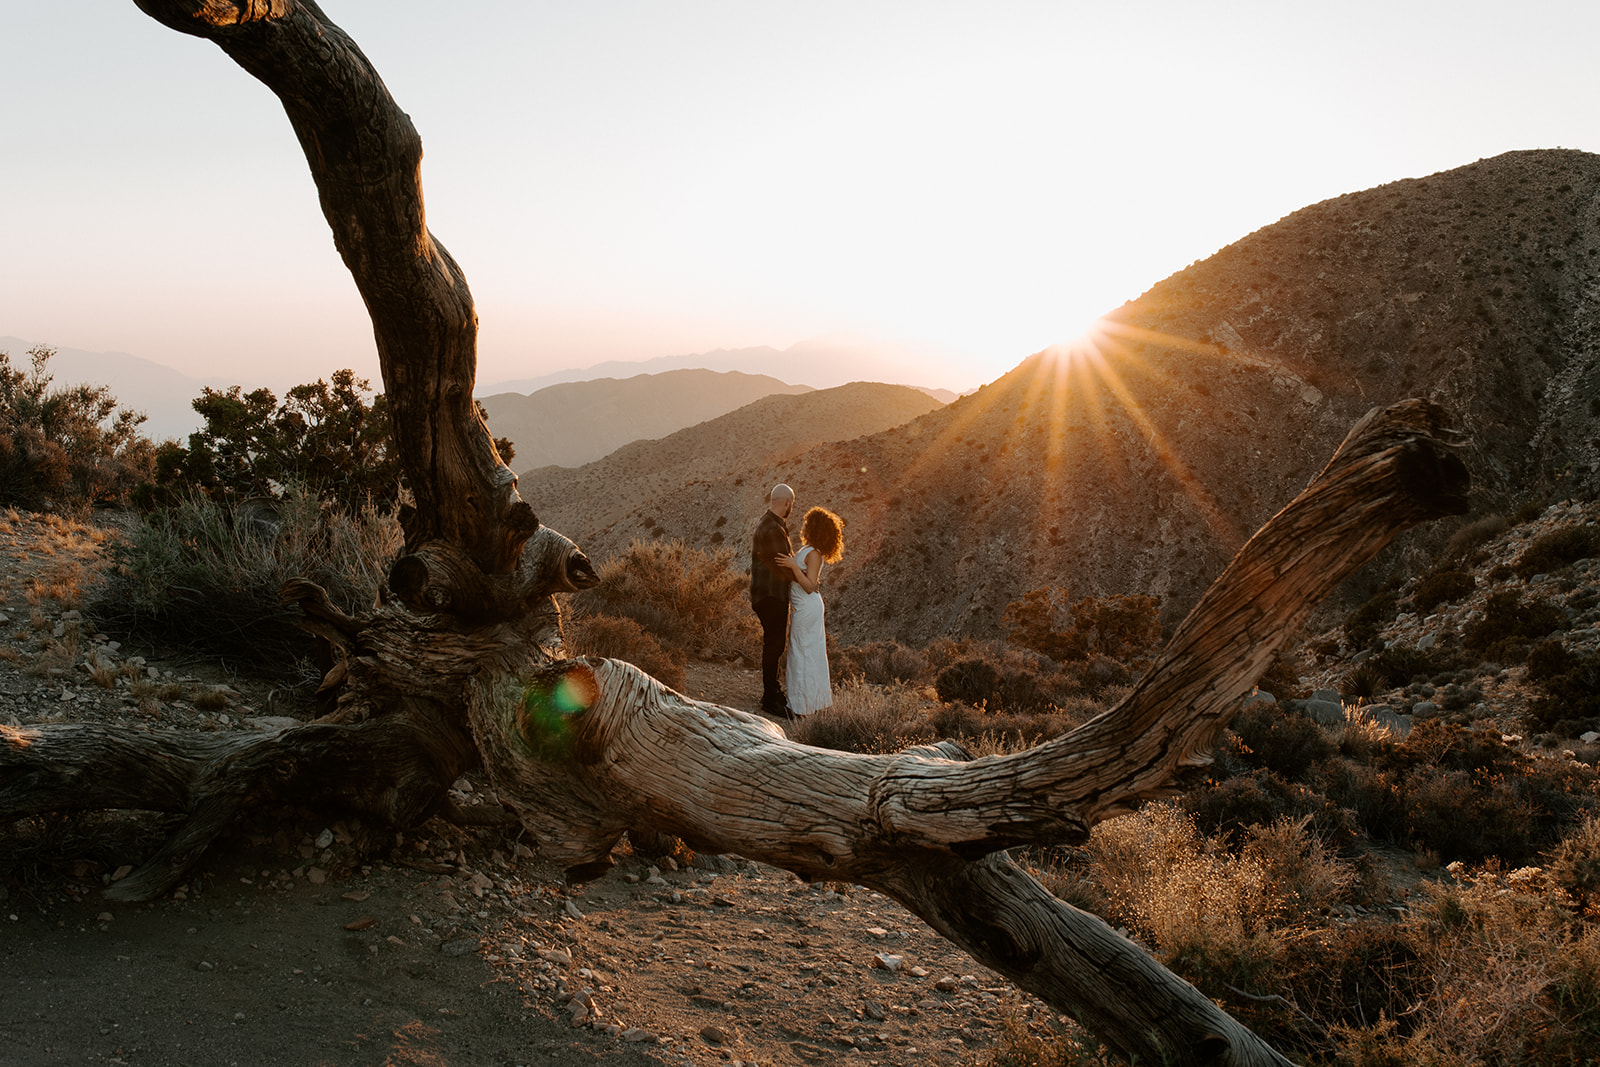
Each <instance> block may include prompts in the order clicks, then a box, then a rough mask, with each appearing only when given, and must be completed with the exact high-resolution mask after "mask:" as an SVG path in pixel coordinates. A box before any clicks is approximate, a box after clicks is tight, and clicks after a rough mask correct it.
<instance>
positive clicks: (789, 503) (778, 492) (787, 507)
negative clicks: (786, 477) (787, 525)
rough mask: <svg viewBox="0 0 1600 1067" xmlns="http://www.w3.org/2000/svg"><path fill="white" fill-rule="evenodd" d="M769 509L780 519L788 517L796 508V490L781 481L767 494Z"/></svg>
mask: <svg viewBox="0 0 1600 1067" xmlns="http://www.w3.org/2000/svg"><path fill="white" fill-rule="evenodd" d="M767 510H768V511H770V512H772V513H773V514H774V515H776V516H778V518H780V519H787V518H788V517H789V512H791V511H793V510H794V490H793V489H790V488H789V487H788V486H787V485H784V484H783V483H782V482H779V483H778V484H777V485H775V486H773V487H772V491H771V492H770V493H768V494H767Z"/></svg>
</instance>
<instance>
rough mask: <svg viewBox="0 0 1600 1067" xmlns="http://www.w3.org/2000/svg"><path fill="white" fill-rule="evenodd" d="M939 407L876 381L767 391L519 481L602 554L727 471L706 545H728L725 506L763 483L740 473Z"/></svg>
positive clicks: (541, 508)
mask: <svg viewBox="0 0 1600 1067" xmlns="http://www.w3.org/2000/svg"><path fill="white" fill-rule="evenodd" d="M676 373H680V374H681V373H697V374H711V373H712V372H710V371H698V372H684V371H679V372H676ZM657 377H663V376H662V375H657ZM535 395H537V394H535ZM943 406H944V405H943V404H941V403H940V402H939V401H937V400H935V399H933V398H932V397H930V396H928V395H927V394H926V393H924V392H922V391H921V390H919V389H912V388H910V387H909V386H904V385H882V384H879V383H876V382H853V383H851V384H850V385H841V386H837V387H835V388H833V389H819V390H806V391H804V392H798V393H773V394H772V395H770V396H766V397H763V398H761V399H760V400H757V401H755V402H754V403H751V404H747V405H745V406H744V407H741V408H739V409H738V410H737V411H733V412H729V413H728V414H725V415H722V416H721V417H719V418H715V419H711V420H709V421H706V422H702V423H700V424H698V425H695V426H690V427H687V428H685V429H682V430H679V431H677V432H676V433H673V434H670V435H668V436H666V437H663V438H662V439H661V440H659V441H635V442H633V443H632V444H630V445H627V446H625V447H623V448H619V449H617V450H616V451H615V452H612V453H611V454H610V455H608V456H606V457H605V458H604V459H600V460H597V461H595V462H593V463H588V464H585V465H584V466H582V467H578V468H576V469H574V468H569V467H541V468H538V469H535V470H529V471H527V472H525V473H524V474H522V475H521V476H520V477H519V479H518V489H519V491H520V492H521V494H522V497H523V499H524V500H527V501H529V502H530V503H532V505H533V507H534V511H535V512H537V513H538V515H539V518H540V520H541V521H543V522H545V523H546V524H548V525H550V526H552V527H553V528H555V529H557V530H560V531H561V532H562V533H564V534H566V535H567V536H568V537H572V538H574V539H575V540H577V541H578V543H579V544H581V545H582V546H583V547H584V549H585V551H588V552H591V553H598V554H599V555H598V556H597V558H603V557H606V556H610V555H611V554H613V553H615V552H618V551H620V550H622V549H624V548H627V546H628V545H629V543H630V542H632V541H633V540H634V539H635V538H641V537H643V538H649V537H651V536H652V535H653V533H652V531H653V527H654V524H655V516H656V515H657V514H662V515H676V513H677V511H678V508H677V505H676V503H675V500H676V498H678V497H680V496H682V495H683V493H684V492H685V490H686V487H689V486H696V485H699V484H701V483H704V482H707V481H718V482H719V483H725V482H728V481H730V480H731V482H732V484H733V486H735V487H742V490H741V492H739V493H736V494H734V495H732V496H730V498H729V499H728V500H727V501H723V502H722V503H721V505H719V507H718V510H717V514H716V515H715V516H711V515H708V516H706V522H707V524H708V525H707V527H706V533H705V544H706V545H716V544H721V543H723V541H724V540H725V539H727V538H731V541H729V543H730V544H732V545H739V546H741V547H742V541H743V538H744V533H743V524H742V523H735V524H734V525H732V526H729V525H728V523H729V520H730V519H737V518H739V512H738V511H736V510H732V509H731V508H730V507H729V506H728V505H731V504H732V503H733V502H734V500H736V499H740V498H748V496H749V494H750V493H751V492H754V491H756V490H759V492H760V494H762V495H764V494H765V493H766V490H767V489H768V488H769V486H767V485H758V484H757V483H756V482H755V481H749V482H748V484H747V480H746V478H745V472H755V471H766V470H770V469H771V468H772V466H773V465H774V464H777V463H783V462H786V461H793V460H794V459H796V458H797V457H799V456H802V455H804V454H805V453H806V452H807V450H808V449H812V448H814V447H816V446H817V445H819V444H822V443H823V442H826V441H848V440H852V439H854V438H857V437H861V436H863V435H866V434H874V433H878V432H880V431H883V430H886V429H889V428H890V427H894V426H900V425H902V424H903V423H906V422H908V421H910V420H911V419H914V418H916V417H917V416H919V415H925V414H927V413H928V412H930V411H933V410H936V409H938V408H941V407H943ZM491 425H492V423H491ZM797 480H801V479H797ZM696 496H697V498H700V497H699V496H698V494H696ZM702 499H703V498H702ZM816 502H817V501H812V503H816ZM673 521H676V520H673Z"/></svg>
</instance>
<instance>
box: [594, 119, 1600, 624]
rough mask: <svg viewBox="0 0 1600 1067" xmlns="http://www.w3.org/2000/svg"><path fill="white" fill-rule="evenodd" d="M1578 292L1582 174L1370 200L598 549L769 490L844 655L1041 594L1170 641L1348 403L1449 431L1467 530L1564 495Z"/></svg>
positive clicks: (1579, 473) (1517, 172)
mask: <svg viewBox="0 0 1600 1067" xmlns="http://www.w3.org/2000/svg"><path fill="white" fill-rule="evenodd" d="M1597 278H1600V157H1597V156H1594V155H1590V154H1587V153H1583V152H1575V151H1564V150H1553V151H1536V152H1516V153H1509V154H1507V155H1503V156H1498V157H1495V158H1493V159H1488V160H1483V161H1480V162H1478V163H1475V164H1472V165H1469V166H1466V167H1461V168H1458V169H1456V170H1451V171H1446V172H1443V173H1440V174H1435V175H1431V176H1429V177H1425V178H1418V179H1410V180H1406V181H1399V182H1394V183H1391V184H1388V185H1384V186H1380V187H1378V188H1376V189H1371V190H1367V191H1364V192H1359V193H1351V194H1349V195H1346V196H1342V197H1338V198H1336V199H1333V200H1329V201H1325V202H1323V203H1320V204H1316V205H1313V206H1311V207H1307V208H1305V209H1302V210H1301V211H1298V212H1296V213H1294V214H1293V215H1290V216H1288V217H1287V218H1285V219H1283V220H1281V221H1279V222H1278V223H1275V224H1273V225H1271V226H1268V227H1265V228H1263V229H1261V230H1259V231H1257V232H1255V233H1253V234H1251V235H1249V236H1248V237H1245V238H1244V239H1242V240H1240V241H1238V242H1236V243H1235V244H1233V245H1230V246H1228V247H1227V248H1224V249H1222V250H1221V251H1220V252H1218V253H1217V254H1216V255H1214V256H1212V257H1211V258H1209V259H1207V260H1205V261H1203V262H1200V263H1196V264H1194V265H1192V266H1190V267H1189V268H1187V269H1186V270H1184V271H1181V272H1179V273H1177V274H1175V275H1173V276H1172V277H1170V278H1168V279H1166V280H1165V281H1163V282H1161V283H1159V284H1157V285H1155V286H1154V287H1152V288H1151V289H1150V290H1149V291H1148V292H1147V293H1145V294H1144V295H1143V296H1141V297H1140V298H1139V299H1137V300H1135V301H1132V302H1130V303H1128V304H1126V305H1124V306H1123V307H1121V308H1119V309H1117V310H1116V311H1115V312H1113V313H1111V314H1110V315H1108V316H1106V318H1105V319H1104V320H1102V322H1101V324H1100V327H1099V329H1098V330H1097V332H1096V333H1095V335H1094V336H1093V337H1091V338H1088V339H1087V340H1086V341H1085V342H1084V343H1083V344H1080V345H1079V346H1077V347H1076V348H1074V349H1073V350H1071V351H1068V350H1060V351H1054V350H1052V351H1047V352H1042V353H1039V354H1036V355H1034V356H1032V357H1030V358H1029V359H1027V360H1026V361H1024V362H1023V363H1022V364H1021V365H1020V366H1018V367H1017V368H1016V369H1015V370H1014V371H1012V372H1011V373H1010V374H1008V375H1006V376H1005V377H1003V378H1001V379H999V380H998V381H996V382H994V383H992V384H990V385H989V386H987V387H985V388H984V389H982V390H979V391H978V392H977V393H975V394H973V395H970V396H966V397H963V398H961V399H959V400H957V401H956V402H954V403H952V404H950V405H949V406H948V407H944V408H940V409H939V410H937V411H934V412H930V413H929V414H927V415H924V416H923V417H921V418H919V419H917V420H915V421H913V422H911V423H909V424H907V425H905V426H902V427H899V428H897V429H894V430H890V431H887V432H884V433H880V434H877V435H875V436H872V437H869V438H864V439H860V440H854V441H849V442H845V443H829V444H824V445H820V446H818V447H816V448H814V449H812V450H811V451H809V452H807V453H805V454H804V455H800V456H794V457H792V458H787V457H786V458H783V459H779V460H774V461H771V462H768V463H766V464H764V465H762V466H760V467H756V468H749V467H742V468H739V469H737V470H736V469H734V468H728V469H727V470H726V471H725V472H724V473H723V474H722V475H721V476H720V477H706V478H705V480H704V481H701V482H698V483H694V484H686V483H683V484H680V486H679V488H678V489H677V490H676V491H663V492H661V493H659V494H657V495H656V497H655V498H654V499H652V500H651V501H650V502H649V503H648V505H640V506H637V507H636V508H635V510H634V511H633V512H632V513H631V514H630V515H628V516H627V517H625V518H624V519H622V520H621V521H620V527H621V528H624V529H625V528H627V527H629V526H631V527H632V528H633V529H634V530H636V531H641V530H642V528H645V527H646V526H647V524H645V523H644V521H643V520H644V519H646V518H648V519H650V523H649V524H648V529H651V530H655V531H657V535H658V536H663V537H681V538H683V539H684V540H686V541H688V542H690V543H692V544H701V545H703V544H708V543H711V542H712V540H713V535H714V534H715V533H719V532H721V533H724V535H725V537H726V538H727V540H729V541H737V542H742V541H743V539H744V538H745V537H747V536H748V532H749V530H750V529H751V528H752V527H753V523H754V522H755V520H756V518H757V517H758V516H759V514H760V511H761V506H762V505H761V497H762V493H763V491H764V488H765V486H767V485H768V484H770V483H772V482H774V481H779V480H783V481H788V482H790V483H791V484H793V485H794V486H795V488H796V489H797V491H798V493H799V505H800V508H802V509H803V508H805V507H806V506H809V505H811V504H815V503H821V504H826V505H828V506H829V507H832V508H833V509H834V510H836V511H838V512H839V513H840V514H841V515H842V516H843V517H844V518H845V519H846V522H847V524H848V526H847V530H846V539H847V549H846V558H845V560H844V561H843V562H842V563H841V564H840V565H838V566H837V567H836V568H834V570H833V572H832V574H831V576H830V579H829V588H828V615H829V628H830V631H831V632H833V633H835V634H836V635H837V636H838V637H839V638H840V639H842V640H845V641H859V640H867V639H873V638H883V637H895V638H899V639H901V640H906V641H911V642H919V643H920V642H922V641H925V640H927V639H928V638H930V637H933V636H937V635H941V634H956V633H965V634H973V635H983V634H998V633H999V632H1000V630H1001V622H1000V617H1001V612H1002V611H1003V610H1004V607H1005V605H1006V604H1007V603H1009V602H1010V601H1011V600H1014V599H1016V598H1017V597H1019V596H1021V595H1022V594H1023V593H1025V592H1027V591H1028V590H1030V589H1034V588H1038V587H1041V586H1048V585H1056V586H1062V587H1065V588H1067V589H1069V590H1071V591H1072V592H1073V593H1074V594H1077V595H1087V594H1104V593H1115V592H1148V593H1153V594H1155V595H1157V596H1159V597H1161V599H1162V602H1163V606H1164V612H1165V614H1166V616H1167V617H1168V619H1169V620H1170V619H1174V618H1177V617H1180V616H1181V615H1182V614H1183V613H1184V612H1186V611H1187V610H1188V608H1189V607H1190V606H1191V605H1192V604H1193V602H1194V600H1195V598H1196V597H1197V596H1198V595H1199V593H1200V592H1201V591H1202V590H1203V589H1204V588H1205V587H1206V585H1207V584H1208V583H1209V582H1210V581H1211V580H1212V579H1213V578H1214V577H1215V576H1216V574H1217V573H1218V572H1219V571H1220V570H1221V569H1222V567H1223V566H1224V565H1225V564H1226V563H1227V561H1228V560H1229V559H1230V558H1231V557H1232V555H1233V553H1234V552H1235V551H1236V550H1237V548H1238V547H1239V545H1240V544H1241V543H1242V541H1243V539H1244V538H1245V537H1246V536H1248V534H1249V533H1250V532H1252V531H1253V530H1254V529H1255V528H1257V527H1258V526H1259V525H1260V524H1261V523H1262V522H1264V521H1265V519H1266V518H1268V517H1269V516H1270V515H1271V514H1272V513H1273V512H1275V511H1276V510H1277V509H1278V508H1280V507H1282V506H1283V505H1284V504H1285V503H1287V501H1288V500H1289V499H1290V498H1291V497H1292V496H1293V495H1294V494H1295V493H1296V492H1297V491H1298V490H1299V489H1300V488H1301V487H1302V486H1304V485H1305V483H1306V482H1307V481H1308V480H1309V479H1310V478H1311V476H1312V475H1313V474H1314V473H1315V472H1316V470H1318V469H1319V468H1320V466H1321V465H1322V464H1323V463H1324V462H1326V460H1327V459H1328V457H1329V456H1330V455H1331V454H1332V453H1333V450H1334V448H1335V447H1336V446H1337V445H1338V443H1339V441H1340V440H1342V439H1343V436H1344V434H1345V433H1346V432H1347V431H1348V430H1349V428H1350V426H1351V425H1352V424H1353V423H1354V422H1355V420H1356V419H1357V418H1358V417H1359V416H1360V415H1361V414H1362V413H1363V412H1365V411H1366V410H1368V409H1369V408H1371V407H1372V406H1374V405H1378V404H1384V403H1388V402H1391V401H1393V400H1397V399H1400V398H1402V397H1405V396H1409V395H1423V396H1428V397H1431V398H1433V399H1436V400H1438V401H1439V402H1441V403H1442V404H1444V405H1445V406H1446V407H1447V409H1448V410H1450V411H1451V412H1452V414H1453V416H1454V417H1455V418H1456V419H1457V420H1458V422H1459V424H1460V425H1462V426H1463V427H1464V428H1465V429H1466V430H1467V431H1468V432H1469V433H1470V434H1471V437H1472V443H1471V445H1470V447H1469V448H1468V449H1467V452H1466V455H1465V457H1464V458H1465V459H1466V461H1467V463H1468V466H1469V467H1470V469H1471V470H1472V473H1473V477H1474V481H1475V511H1476V512H1477V513H1483V512H1487V511H1491V510H1505V509H1508V508H1509V507H1511V506H1513V505H1514V504H1515V503H1517V502H1519V501H1521V500H1525V499H1528V498H1541V499H1542V498H1544V497H1546V496H1558V495H1559V496H1576V497H1579V498H1583V497H1586V496H1592V495H1593V494H1594V491H1595V485H1596V472H1597V470H1600V454H1597V451H1596V449H1597V444H1596V442H1597V440H1600V433H1597V423H1600V322H1597V320H1596V315H1597V305H1596V303H1595V302H1594V301H1593V299H1592V297H1591V296H1590V295H1589V294H1591V293H1592V292H1593V291H1594V286H1595V283H1596V280H1597ZM574 528H579V527H578V526H576V525H575V527H574ZM1448 533H1449V528H1448V526H1445V527H1444V528H1441V529H1438V530H1434V531H1430V532H1428V534H1427V535H1426V536H1428V537H1430V538H1433V539H1435V541H1436V540H1437V539H1439V538H1442V537H1445V536H1447V535H1448ZM590 547H591V548H592V549H593V550H596V555H597V556H598V558H602V559H603V558H604V557H605V555H606V551H605V550H606V549H608V548H610V547H612V546H611V545H610V543H609V542H596V543H594V544H593V545H592V546H590ZM1402 550H1403V549H1402ZM1397 558H1398V557H1397V556H1396V555H1395V553H1394V551H1392V552H1391V554H1390V555H1389V556H1388V557H1387V558H1386V559H1380V561H1378V563H1375V564H1374V565H1373V566H1372V567H1369V570H1368V573H1367V576H1366V579H1365V580H1366V583H1367V584H1369V585H1370V584H1371V582H1372V581H1373V580H1374V575H1375V574H1376V573H1377V572H1380V571H1382V570H1383V569H1384V568H1385V567H1386V566H1391V565H1393V563H1394V561H1395V560H1396V559H1397Z"/></svg>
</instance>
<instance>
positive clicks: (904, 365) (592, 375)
mask: <svg viewBox="0 0 1600 1067" xmlns="http://www.w3.org/2000/svg"><path fill="white" fill-rule="evenodd" d="M935 358H937V359H943V358H946V357H944V356H943V355H942V354H930V353H926V352H922V351H920V350H917V349H913V348H910V347H908V346H904V345H894V344H889V343H886V342H881V341H871V340H866V339H861V338H852V337H846V336H833V337H819V338H813V339H811V340H808V341H801V342H799V343H797V344H793V345H790V346H789V347H788V348H785V349H781V350H780V349H776V348H772V347H769V346H767V345H761V346H758V347H755V348H719V349H716V350H714V351H711V352H698V353H695V354H693V355H685V356H660V357H657V358H655V359H644V360H637V361H632V362H622V361H615V360H613V361H611V362H607V363H597V364H595V365H594V366H592V367H583V368H571V369H568V370H560V371H555V372H553V373H550V374H544V375H540V376H538V377H536V378H518V379H515V380H512V381H502V382H495V383H494V384H492V385H489V386H483V385H482V383H480V388H479V389H478V395H479V396H483V395H484V394H487V393H533V392H537V391H538V390H540V389H545V388H547V387H549V386H552V385H559V384H561V383H563V382H586V381H593V380H595V379H597V378H632V377H635V376H637V375H640V374H661V373H664V372H666V371H674V370H695V369H701V370H714V371H730V372H738V373H741V374H756V375H771V376H773V377H776V378H780V379H782V380H783V381H786V382H795V383H798V384H801V385H807V386H810V387H811V388H813V389H826V388H831V387H832V386H836V385H844V384H846V383H848V382H857V381H861V380H862V376H863V369H864V368H871V370H872V376H873V377H872V380H874V381H888V382H890V383H891V384H893V383H895V382H898V383H899V384H904V385H910V386H912V387H913V388H916V389H921V390H922V391H923V392H925V393H927V394H928V395H929V396H931V397H933V398H934V399H935V400H938V401H939V402H940V403H944V404H948V403H949V402H950V401H952V400H954V399H955V398H956V396H957V395H958V394H956V393H953V392H951V391H950V390H949V389H934V388H928V387H925V386H921V385H918V384H916V379H917V375H918V373H919V366H920V365H922V364H923V363H925V362H927V361H928V360H930V359H935ZM900 375H903V377H899V376H900ZM979 384H981V383H979V382H974V383H973V386H974V387H976V386H977V385H979Z"/></svg>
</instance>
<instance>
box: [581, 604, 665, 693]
mask: <svg viewBox="0 0 1600 1067" xmlns="http://www.w3.org/2000/svg"><path fill="white" fill-rule="evenodd" d="M562 638H563V641H562V643H563V644H564V645H565V646H566V649H567V651H568V652H569V653H570V654H572V655H574V656H601V657H604V658H605V659H620V660H623V661H624V662H627V663H631V664H633V665H634V666H635V667H638V668H639V669H640V670H642V671H644V672H645V673H646V674H648V675H651V676H652V677H654V678H655V679H656V680H657V681H659V682H662V683H664V684H666V685H668V686H670V687H672V688H673V689H678V690H681V689H683V686H684V674H683V661H684V656H683V651H682V650H681V649H673V650H672V651H670V652H669V651H668V650H666V649H664V648H662V647H661V643H660V642H658V641H657V640H656V639H655V638H654V637H651V636H650V635H649V634H647V633H645V631H644V627H642V626H640V625H639V624H638V623H637V622H635V621H634V620H632V619H624V618H618V617H617V616H615V615H575V616H573V617H572V618H570V619H567V620H564V623H563V626H562Z"/></svg>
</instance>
